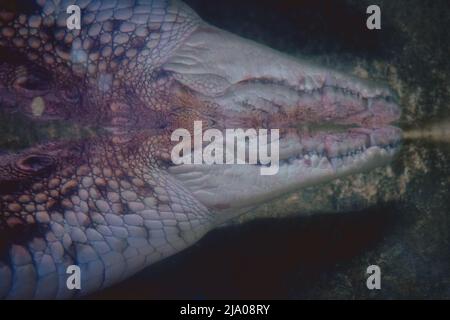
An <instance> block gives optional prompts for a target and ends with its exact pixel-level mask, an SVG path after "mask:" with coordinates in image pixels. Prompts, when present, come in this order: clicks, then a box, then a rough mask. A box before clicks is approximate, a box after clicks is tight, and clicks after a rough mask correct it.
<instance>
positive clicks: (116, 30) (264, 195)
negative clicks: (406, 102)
mask: <svg viewBox="0 0 450 320" xmlns="http://www.w3.org/2000/svg"><path fill="white" fill-rule="evenodd" d="M73 4H75V5H77V6H79V8H80V10H81V29H76V28H75V29H70V28H68V27H67V19H68V17H69V15H70V14H69V13H67V10H66V9H67V7H68V6H69V5H73ZM0 56H1V59H0V108H1V111H2V112H7V113H8V112H11V113H17V114H21V115H24V116H25V117H27V118H29V119H30V120H31V121H35V122H48V121H61V122H62V123H67V125H69V124H76V125H78V126H80V127H93V128H101V129H102V130H98V132H97V131H96V132H97V133H96V134H95V135H94V136H91V137H83V138H79V139H73V140H71V141H58V140H55V141H53V140H52V141H42V142H40V143H38V144H36V145H33V146H31V147H28V148H25V149H23V150H20V151H19V152H12V151H10V152H7V153H2V154H1V155H0V298H6V299H53V298H57V299H68V298H75V297H80V296H84V295H86V294H89V293H92V292H96V291H98V290H101V289H103V288H106V287H109V286H111V285H113V284H115V283H118V282H120V281H123V280H124V279H126V278H128V277H130V276H131V275H133V274H135V273H136V272H138V271H140V270H142V269H143V268H145V267H147V266H149V265H151V264H153V263H155V262H157V261H159V260H161V259H164V258H166V257H169V256H171V255H173V254H175V253H177V252H180V251H181V250H183V249H185V248H187V247H189V246H191V245H192V244H194V243H195V242H196V241H198V240H199V239H200V238H202V237H203V236H204V235H205V234H206V233H207V232H209V231H210V230H212V229H214V228H216V227H218V226H221V225H223V224H224V223H226V222H227V221H229V220H230V219H232V218H234V217H236V216H238V215H241V214H242V213H244V212H248V211H251V210H252V208H254V206H256V205H258V204H260V203H264V202H268V201H271V200H273V199H276V198H278V197H279V196H281V195H283V194H286V193H288V192H291V191H294V190H298V189H300V188H304V187H306V186H311V185H316V184H319V183H326V182H328V181H332V180H333V179H336V178H339V177H342V176H346V175H349V174H354V173H358V172H362V171H365V170H371V169H373V168H375V167H378V166H381V165H384V164H386V163H388V162H389V161H391V160H392V158H393V157H394V156H395V155H396V153H397V151H398V150H399V144H400V141H401V131H400V129H398V128H397V127H395V126H393V125H391V124H392V123H394V122H395V121H397V120H398V119H399V117H400V108H399V106H398V103H397V97H396V95H395V94H394V93H393V92H392V90H391V89H389V88H388V87H387V86H384V85H381V84H377V83H373V82H371V81H368V80H363V79H359V78H356V77H353V76H351V75H347V74H344V73H342V72H338V71H335V70H331V69H326V68H323V67H320V66H317V65H314V64H311V63H309V62H306V61H304V60H301V59H298V58H293V57H290V56H288V55H285V54H283V53H281V52H278V51H276V50H273V49H271V48H268V47H266V46H263V45H261V44H258V43H256V42H253V41H251V40H247V39H243V38H241V37H238V36H236V35H233V34H231V33H229V32H226V31H223V30H221V29H218V28H216V27H214V26H212V25H210V24H208V23H206V22H204V21H202V20H201V18H200V17H199V16H198V15H197V14H196V13H195V12H194V11H193V10H192V9H191V8H189V7H188V6H187V5H185V4H184V3H182V2H179V1H164V0H148V1H146V0H123V1H122V0H72V1H66V0H35V1H34V0H33V1H8V3H6V2H2V4H1V5H0ZM194 121H201V122H202V124H203V128H204V130H206V129H211V128H214V129H216V130H221V131H223V130H226V128H266V129H274V128H276V129H279V132H280V135H279V141H278V142H279V154H280V163H279V171H278V173H277V174H276V175H271V176H264V175H260V167H261V166H263V164H261V163H257V164H254V165H232V164H223V165H218V164H217V165H195V164H174V163H173V162H172V161H171V151H172V150H173V147H174V144H175V142H174V141H172V139H171V134H172V132H173V131H174V130H176V129H177V128H186V129H187V130H192V127H193V123H194ZM23 130H26V128H23ZM72 265H76V266H78V267H79V268H80V271H81V287H80V288H77V289H76V290H71V289H69V287H68V286H67V280H68V277H69V274H68V273H67V270H68V267H69V266H72Z"/></svg>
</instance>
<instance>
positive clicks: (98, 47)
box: [0, 0, 200, 122]
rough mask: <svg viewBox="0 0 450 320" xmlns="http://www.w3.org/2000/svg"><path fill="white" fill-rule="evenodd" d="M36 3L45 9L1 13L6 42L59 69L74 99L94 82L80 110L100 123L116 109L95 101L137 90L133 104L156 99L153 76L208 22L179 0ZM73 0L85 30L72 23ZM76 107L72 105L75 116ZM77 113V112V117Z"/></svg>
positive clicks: (58, 78) (1, 42)
mask: <svg viewBox="0 0 450 320" xmlns="http://www.w3.org/2000/svg"><path fill="white" fill-rule="evenodd" d="M36 3H37V4H38V5H39V9H38V10H37V11H36V12H34V13H33V14H31V15H30V14H27V15H26V14H21V13H20V12H11V10H5V9H3V10H2V11H1V12H2V13H1V15H0V27H1V38H0V47H3V48H9V49H12V52H14V54H17V53H21V54H23V55H24V56H25V58H26V59H28V61H31V62H33V63H34V64H36V65H38V66H41V67H43V68H44V69H46V70H51V71H52V76H53V77H54V79H53V80H54V81H55V82H56V83H57V84H58V86H60V87H62V89H63V90H64V91H66V92H67V95H68V96H70V97H75V96H77V94H78V91H77V90H78V88H80V85H83V86H84V87H85V88H89V92H88V93H87V94H86V95H85V99H84V101H82V102H80V103H79V104H77V105H76V107H77V112H78V113H79V111H83V112H85V113H90V114H91V116H90V118H91V119H95V121H96V122H99V121H101V119H98V118H99V117H100V116H99V114H100V113H102V112H103V113H105V112H108V111H109V110H99V109H96V110H95V112H93V111H92V110H90V108H91V106H92V105H96V106H98V105H108V104H111V101H113V100H123V99H124V97H125V96H130V92H131V93H133V94H136V95H138V96H139V99H141V100H140V101H136V99H135V100H133V99H131V98H130V100H132V101H126V103H128V104H130V105H139V104H149V103H153V101H150V100H149V99H150V98H148V96H150V92H145V90H149V89H148V88H149V85H148V83H149V82H150V81H152V80H153V79H152V78H151V75H152V72H153V70H156V69H158V67H160V66H161V64H162V63H164V61H165V59H167V57H169V55H170V54H171V53H172V52H173V51H174V50H175V49H176V48H177V47H178V46H179V45H180V44H181V43H182V41H183V40H184V39H185V38H186V37H187V36H189V35H190V34H191V33H192V32H193V31H194V30H195V28H196V27H197V26H198V25H199V23H200V20H199V18H198V17H197V15H196V14H195V13H194V12H193V11H192V10H191V9H190V8H188V7H187V6H185V5H184V4H182V3H181V2H178V1H166V0H154V1H153V0H125V1H114V0H98V1H86V0H79V1H57V0H55V1H52V0H48V1H44V0H42V1H36ZM70 4H77V5H79V6H80V8H81V10H82V22H81V30H69V29H68V28H67V25H66V24H67V21H66V19H67V17H68V16H69V15H68V14H67V13H66V10H65V8H67V6H68V5H70ZM28 6H29V4H28ZM11 7H12V8H14V6H13V5H12V6H11ZM0 9H1V7H0ZM60 90H61V88H60ZM144 95H145V97H144ZM69 102H70V101H69ZM108 102H109V103H108ZM71 104H72V105H73V103H71ZM70 109H73V106H71V108H70ZM69 112H70V110H65V115H66V117H67V118H69V116H67V113H69ZM73 116H76V112H74V113H73V114H71V115H70V118H71V119H72V118H73ZM84 118H87V117H84Z"/></svg>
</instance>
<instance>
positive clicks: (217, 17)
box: [92, 0, 450, 299]
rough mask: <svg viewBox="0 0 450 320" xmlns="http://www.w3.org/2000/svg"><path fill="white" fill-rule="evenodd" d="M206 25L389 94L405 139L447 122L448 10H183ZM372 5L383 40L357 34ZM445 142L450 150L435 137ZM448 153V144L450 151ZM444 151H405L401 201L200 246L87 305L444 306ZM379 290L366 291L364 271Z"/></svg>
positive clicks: (393, 4)
mask: <svg viewBox="0 0 450 320" xmlns="http://www.w3.org/2000/svg"><path fill="white" fill-rule="evenodd" d="M186 2H187V3H188V4H189V5H191V6H192V7H193V8H194V9H195V10H196V11H197V12H198V13H199V14H200V15H201V16H202V17H203V18H204V19H205V20H206V21H208V22H210V23H212V24H215V25H217V26H219V27H221V28H224V29H226V30H229V31H231V32H234V33H237V34H239V35H242V36H245V37H247V38H251V39H254V40H256V41H259V42H262V43H265V44H267V45H270V46H272V47H274V48H276V49H279V50H281V51H284V52H288V53H291V54H294V55H301V56H303V57H307V58H310V59H312V60H314V61H316V62H318V63H321V64H323V65H326V66H333V67H335V68H339V69H343V70H347V71H348V70H350V71H352V70H353V71H354V70H355V66H357V67H361V68H363V69H364V70H367V72H368V74H369V75H370V77H371V78H374V79H376V80H382V81H385V82H388V83H389V84H390V85H391V86H393V87H394V89H395V90H396V91H397V92H399V94H400V97H401V101H402V108H403V116H402V120H401V123H400V125H401V126H402V128H403V129H405V130H409V129H415V130H421V129H422V128H424V126H425V125H426V124H427V123H434V122H437V121H438V122H439V121H442V120H445V119H448V118H449V117H450V110H449V105H448V101H449V99H448V98H449V97H448V95H449V93H450V90H449V88H450V81H449V75H450V61H449V59H448V53H449V52H450V38H449V36H448V35H447V33H448V27H449V26H450V21H449V17H450V15H449V13H450V10H449V4H448V2H447V1H370V3H369V2H368V1H308V0H306V1H287V0H283V1H268V0H260V1H237V0H229V1H208V0H189V1H186ZM369 4H379V5H380V7H381V8H382V30H381V31H374V32H369V31H368V30H367V29H366V28H365V19H366V15H365V8H366V7H367V6H368V5H369ZM441 138H442V140H447V141H448V140H449V139H448V138H449V137H447V139H446V138H445V137H441ZM449 142H450V141H449ZM449 160H450V144H449V143H448V142H445V141H444V142H440V143H437V142H432V141H423V140H413V141H407V142H405V145H404V146H403V149H402V151H401V154H400V156H399V157H398V159H397V160H396V162H395V163H394V164H393V167H394V168H396V171H398V172H402V174H398V175H394V178H393V179H396V180H398V181H396V182H397V185H396V188H397V189H398V190H394V191H398V193H399V196H398V197H394V199H391V200H390V201H387V202H380V203H376V204H374V205H371V206H369V207H367V208H362V209H360V208H358V210H355V211H353V210H348V212H344V213H340V214H332V215H316V216H311V217H307V218H305V217H303V218H300V217H297V218H294V217H293V218H286V219H266V220H259V221H254V222H250V223H247V224H244V225H241V226H231V227H227V228H223V229H220V230H216V231H213V232H211V233H210V234H208V235H207V236H206V237H205V238H204V239H203V240H201V241H200V242H199V243H198V244H196V245H195V246H194V247H192V248H190V249H188V250H186V251H184V252H181V253H180V254H178V255H176V256H174V257H171V258H169V259H166V260H165V261H162V262H160V263H158V264H156V265H153V266H152V267H150V268H148V269H147V270H145V271H143V272H141V273H140V274H138V275H136V276H135V277H133V278H131V279H130V280H128V281H126V282H124V283H122V284H119V285H118V286H115V287H113V288H110V289H108V290H106V291H104V292H101V293H98V294H96V295H95V296H93V297H92V298H100V299H103V298H144V299H145V298H169V299H170V298H194V299H206V298H301V299H312V298H319V299H365V298H372V299H392V298H402V299H412V298H438V299H440V298H447V299H448V298H450V253H449V245H450V200H449V197H448V193H449V190H450V174H449V173H450V165H449V163H450V161H449ZM371 264H377V265H379V266H380V268H381V270H382V289H381V290H379V291H369V290H368V289H367V288H366V285H365V284H366V278H367V274H366V268H367V266H369V265H371Z"/></svg>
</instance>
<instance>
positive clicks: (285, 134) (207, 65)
mask: <svg viewBox="0 0 450 320" xmlns="http://www.w3.org/2000/svg"><path fill="white" fill-rule="evenodd" d="M163 68H164V70H166V71H168V72H170V76H171V77H172V78H173V79H175V81H173V83H172V89H171V90H170V91H171V92H172V96H173V98H174V99H175V101H174V102H173V103H172V105H173V106H175V107H176V113H179V114H183V113H184V114H186V113H191V114H192V115H193V116H190V117H189V120H188V121H183V122H182V123H179V122H175V123H177V124H178V125H180V126H181V127H184V128H189V129H192V127H193V123H192V120H203V123H204V126H206V127H213V128H216V129H219V130H222V131H225V130H226V129H228V128H243V129H247V128H256V129H260V128H263V129H269V130H270V129H275V128H276V129H279V132H280V136H279V141H278V143H279V156H280V158H279V164H278V165H279V168H278V170H277V172H276V174H271V175H261V174H260V167H261V166H263V165H264V164H261V163H257V164H255V165H212V166H208V165H195V164H193V165H191V164H181V165H177V166H172V167H171V168H170V169H169V172H171V173H172V174H173V175H174V176H176V177H177V178H178V179H179V180H181V181H183V183H184V184H185V185H186V186H188V187H189V188H190V189H191V190H192V192H193V193H194V195H195V196H196V197H197V198H198V199H199V200H200V201H201V202H202V203H204V204H205V205H207V206H208V207H210V208H214V209H215V210H218V211H221V212H225V211H229V212H236V210H239V209H241V208H245V207H247V206H252V205H255V204H258V203H261V202H263V201H267V200H268V199H271V198H274V197H276V196H279V195H280V194H282V193H286V192H288V191H292V190H295V189H298V188H301V187H304V186H308V185H311V184H317V183H320V182H326V181H329V180H331V179H334V178H337V177H340V176H343V175H347V174H352V173H357V172H361V171H364V170H369V169H371V168H374V167H377V166H380V165H382V164H385V163H387V162H388V161H389V160H391V159H392V157H393V156H394V154H395V153H396V150H397V149H398V148H397V147H398V144H399V141H400V130H399V129H398V128H396V127H394V126H391V125H390V123H392V122H394V121H396V120H398V118H399V116H400V109H399V107H398V105H397V103H396V102H395V101H396V97H395V95H394V94H393V93H392V91H391V90H390V89H389V88H387V87H385V86H381V85H379V84H375V83H372V82H370V81H366V80H362V79H358V78H355V77H352V76H349V75H345V74H342V73H339V72H336V71H333V70H327V69H325V68H321V67H319V66H315V65H313V64H310V63H307V62H305V61H301V60H299V59H294V58H291V57H289V56H286V55H284V54H282V53H279V52H277V51H274V50H271V49H269V48H267V47H264V46H262V45H259V44H257V43H254V42H252V41H248V40H245V39H242V38H239V37H237V36H234V35H232V34H229V33H227V32H224V31H221V30H218V29H216V28H213V27H209V26H208V27H203V28H199V29H198V30H197V31H195V32H194V33H193V34H192V35H191V36H190V37H189V38H188V39H187V40H186V41H185V43H184V44H183V46H182V47H180V48H179V49H178V50H177V51H176V52H175V53H174V54H173V55H172V56H171V57H170V58H169V59H168V61H167V62H166V63H165V64H164V66H163ZM224 136H225V134H224ZM206 145H207V144H206ZM247 149H248V146H247ZM247 160H248V157H247ZM224 162H225V161H224Z"/></svg>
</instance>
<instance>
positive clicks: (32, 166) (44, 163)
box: [16, 155, 54, 173]
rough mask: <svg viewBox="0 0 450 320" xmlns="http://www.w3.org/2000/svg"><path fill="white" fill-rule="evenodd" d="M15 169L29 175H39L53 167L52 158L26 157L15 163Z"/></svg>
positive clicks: (43, 156) (40, 156)
mask: <svg viewBox="0 0 450 320" xmlns="http://www.w3.org/2000/svg"><path fill="white" fill-rule="evenodd" d="M16 165H17V167H18V168H19V169H20V170H22V171H25V172H29V173H41V172H43V171H45V170H48V169H50V168H51V167H53V165H54V160H53V158H51V157H49V156H46V155H28V156H26V157H24V158H20V159H19V160H18V161H17V162H16Z"/></svg>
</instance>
